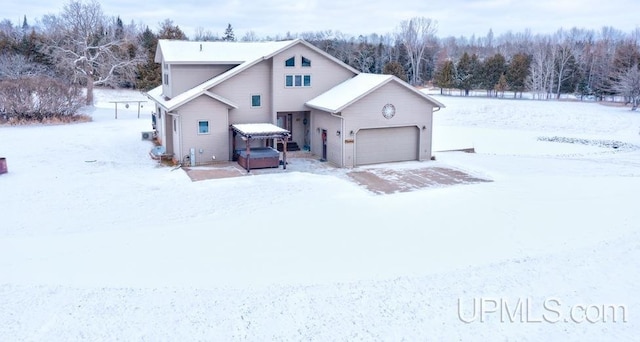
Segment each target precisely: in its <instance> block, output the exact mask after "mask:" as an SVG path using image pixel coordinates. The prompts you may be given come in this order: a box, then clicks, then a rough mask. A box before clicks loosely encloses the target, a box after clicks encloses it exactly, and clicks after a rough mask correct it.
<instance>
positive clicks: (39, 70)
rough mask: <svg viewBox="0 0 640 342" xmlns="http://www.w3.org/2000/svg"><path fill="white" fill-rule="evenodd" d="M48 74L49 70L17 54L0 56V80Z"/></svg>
mask: <svg viewBox="0 0 640 342" xmlns="http://www.w3.org/2000/svg"><path fill="white" fill-rule="evenodd" d="M46 74H49V70H47V68H46V67H45V66H44V65H42V64H38V63H33V62H32V61H30V60H29V59H28V58H27V57H25V56H23V55H18V54H12V53H5V54H1V55H0V80H1V79H18V78H24V77H35V76H38V75H46Z"/></svg>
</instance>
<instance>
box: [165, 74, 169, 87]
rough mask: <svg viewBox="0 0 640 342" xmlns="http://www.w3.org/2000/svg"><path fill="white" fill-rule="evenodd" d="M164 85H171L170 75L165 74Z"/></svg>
mask: <svg viewBox="0 0 640 342" xmlns="http://www.w3.org/2000/svg"><path fill="white" fill-rule="evenodd" d="M164 84H165V85H169V74H164Z"/></svg>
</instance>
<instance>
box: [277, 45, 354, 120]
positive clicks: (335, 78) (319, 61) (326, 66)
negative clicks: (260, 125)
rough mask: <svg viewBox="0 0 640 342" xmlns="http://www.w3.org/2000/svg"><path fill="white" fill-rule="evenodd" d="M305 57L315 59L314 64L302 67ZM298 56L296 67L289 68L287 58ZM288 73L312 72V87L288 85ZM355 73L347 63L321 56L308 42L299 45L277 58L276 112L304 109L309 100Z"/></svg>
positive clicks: (312, 61) (301, 73)
mask: <svg viewBox="0 0 640 342" xmlns="http://www.w3.org/2000/svg"><path fill="white" fill-rule="evenodd" d="M302 56H304V57H305V58H308V59H309V60H311V67H302V66H301V59H302ZM291 57H295V62H296V65H295V67H285V61H286V60H287V59H289V58H291ZM285 75H311V86H310V87H292V88H288V87H285ZM353 76H355V74H354V73H353V72H351V71H350V70H348V69H346V68H345V67H344V66H343V65H339V64H337V63H336V62H335V61H333V60H331V59H329V58H327V57H326V56H323V55H320V54H318V53H317V52H315V51H313V50H311V49H309V48H308V47H306V46H305V45H304V44H297V45H295V46H293V47H291V48H289V49H287V50H285V51H283V52H280V53H279V54H278V55H276V56H274V57H273V98H274V103H273V106H274V111H276V112H284V111H294V112H295V111H304V110H308V109H307V108H306V107H305V105H304V104H305V102H307V101H309V100H311V99H312V98H314V97H316V96H318V95H320V94H322V93H324V92H325V91H327V90H329V89H331V88H333V87H334V86H335V85H337V84H339V83H342V82H344V81H346V80H348V79H349V78H351V77H353Z"/></svg>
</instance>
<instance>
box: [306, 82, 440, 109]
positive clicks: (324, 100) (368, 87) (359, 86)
mask: <svg viewBox="0 0 640 342" xmlns="http://www.w3.org/2000/svg"><path fill="white" fill-rule="evenodd" d="M389 82H398V84H401V85H403V86H405V87H406V88H407V89H409V90H411V91H413V92H415V93H416V94H418V95H420V96H421V97H424V98H425V99H426V100H428V101H429V102H431V103H432V104H433V105H434V106H436V107H440V108H443V107H444V105H443V104H442V103H440V102H438V101H436V100H434V99H433V98H431V97H430V96H428V95H427V94H424V93H422V92H420V91H418V90H417V89H415V88H414V87H412V86H410V85H409V84H407V83H406V82H404V81H402V80H400V79H399V78H397V77H395V76H392V75H378V74H369V73H361V74H358V75H356V76H354V77H353V78H351V79H348V80H346V81H344V82H342V83H340V84H338V85H337V86H335V87H333V88H331V89H329V90H328V91H326V92H324V93H322V94H320V95H319V96H317V97H315V98H313V99H311V100H309V101H308V102H307V103H306V105H307V106H309V107H311V108H315V109H320V110H323V111H326V112H329V113H338V112H340V111H342V110H343V109H344V108H346V107H348V106H349V105H351V104H353V103H354V102H356V101H358V100H360V99H361V98H362V97H364V96H366V95H367V94H369V93H371V92H372V91H374V90H376V89H378V88H380V87H382V86H383V85H385V84H387V83H389Z"/></svg>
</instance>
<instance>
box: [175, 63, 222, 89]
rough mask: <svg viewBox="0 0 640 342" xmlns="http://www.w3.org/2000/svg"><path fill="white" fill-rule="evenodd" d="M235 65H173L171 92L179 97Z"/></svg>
mask: <svg viewBox="0 0 640 342" xmlns="http://www.w3.org/2000/svg"><path fill="white" fill-rule="evenodd" d="M234 66H235V65H226V64H224V65H180V64H173V65H171V76H170V77H171V78H170V80H169V82H170V83H171V91H172V92H173V94H175V95H178V94H180V93H183V92H185V91H187V90H189V89H191V88H193V87H195V86H197V85H198V84H202V83H203V82H206V81H208V80H210V79H212V78H214V77H216V76H218V75H220V74H222V73H224V72H226V71H228V70H229V69H231V68H233V67H234Z"/></svg>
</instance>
